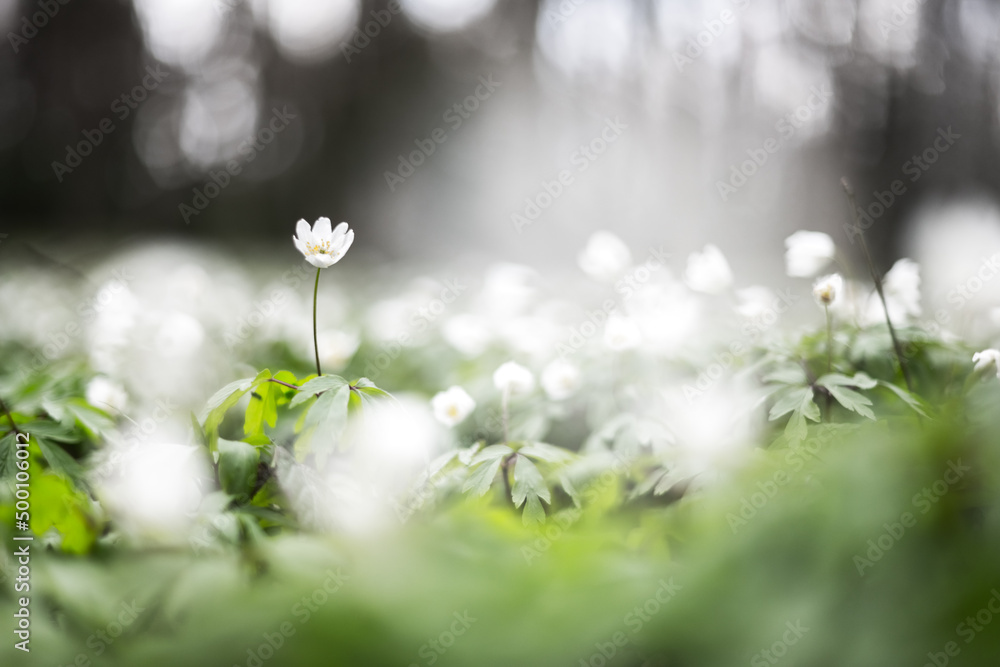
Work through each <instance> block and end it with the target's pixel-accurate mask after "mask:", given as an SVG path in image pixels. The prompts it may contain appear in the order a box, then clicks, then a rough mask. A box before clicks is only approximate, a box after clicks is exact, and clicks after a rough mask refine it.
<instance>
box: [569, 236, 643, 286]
mask: <svg viewBox="0 0 1000 667" xmlns="http://www.w3.org/2000/svg"><path fill="white" fill-rule="evenodd" d="M577 263H578V264H579V265H580V268H581V269H582V270H583V272H584V273H586V274H587V275H588V276H590V277H591V278H595V279H597V280H603V281H607V282H612V281H614V280H616V279H617V278H618V277H620V276H621V274H623V273H624V272H625V271H627V270H628V268H629V266H631V265H632V253H631V251H629V249H628V246H627V245H625V242H624V241H622V240H621V239H620V238H618V237H617V236H616V235H614V234H612V233H611V232H606V231H600V232H596V233H594V234H593V235H592V236H591V237H590V239H589V240H588V241H587V245H586V247H584V249H583V251H582V252H581V253H580V255H579V256H578V257H577Z"/></svg>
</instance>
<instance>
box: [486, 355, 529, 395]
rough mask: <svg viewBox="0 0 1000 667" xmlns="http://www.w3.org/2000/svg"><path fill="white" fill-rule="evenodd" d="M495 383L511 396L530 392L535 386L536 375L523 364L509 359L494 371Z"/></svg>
mask: <svg viewBox="0 0 1000 667" xmlns="http://www.w3.org/2000/svg"><path fill="white" fill-rule="evenodd" d="M493 384H494V385H495V386H496V388H497V389H499V390H500V391H502V392H509V393H510V395H511V396H516V395H518V394H528V393H530V392H531V390H532V389H534V388H535V376H534V375H532V374H531V371H529V370H528V369H527V368H525V367H524V366H522V365H521V364H519V363H516V362H514V361H508V362H507V363H505V364H503V365H502V366H500V368H498V369H496V371H495V372H494V373H493Z"/></svg>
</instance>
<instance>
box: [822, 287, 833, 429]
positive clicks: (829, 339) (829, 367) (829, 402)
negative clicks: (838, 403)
mask: <svg viewBox="0 0 1000 667" xmlns="http://www.w3.org/2000/svg"><path fill="white" fill-rule="evenodd" d="M823 310H825V311H826V372H827V373H832V372H833V317H832V316H831V315H830V306H827V305H824V306H823ZM832 412H833V394H831V393H830V391H829V390H827V392H826V421H830V414H831V413H832Z"/></svg>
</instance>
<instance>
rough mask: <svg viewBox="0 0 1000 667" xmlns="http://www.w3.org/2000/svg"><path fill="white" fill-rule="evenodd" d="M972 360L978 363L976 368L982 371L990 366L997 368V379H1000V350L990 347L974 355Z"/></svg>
mask: <svg viewBox="0 0 1000 667" xmlns="http://www.w3.org/2000/svg"><path fill="white" fill-rule="evenodd" d="M972 361H973V362H974V363H975V364H976V367H975V370H977V371H981V370H985V369H988V368H989V367H990V366H993V367H994V368H996V371H997V379H1000V350H996V349H994V348H992V347H991V348H989V349H986V350H983V351H982V352H976V353H975V354H974V355H972Z"/></svg>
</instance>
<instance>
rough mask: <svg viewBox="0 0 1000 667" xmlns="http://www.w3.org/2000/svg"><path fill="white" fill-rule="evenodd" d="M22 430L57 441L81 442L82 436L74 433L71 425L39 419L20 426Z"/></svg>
mask: <svg viewBox="0 0 1000 667" xmlns="http://www.w3.org/2000/svg"><path fill="white" fill-rule="evenodd" d="M19 428H20V429H21V431H23V432H25V433H30V434H31V435H33V436H34V435H40V436H43V437H45V438H48V439H49V440H54V441H56V442H80V436H79V435H77V434H75V433H73V430H72V428H71V427H68V426H64V425H63V424H60V423H58V422H53V421H48V420H44V419H38V420H36V421H31V422H28V423H27V424H24V425H23V426H19Z"/></svg>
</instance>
